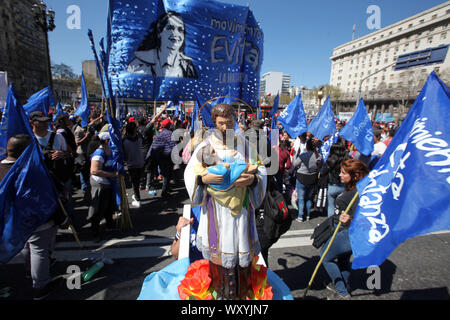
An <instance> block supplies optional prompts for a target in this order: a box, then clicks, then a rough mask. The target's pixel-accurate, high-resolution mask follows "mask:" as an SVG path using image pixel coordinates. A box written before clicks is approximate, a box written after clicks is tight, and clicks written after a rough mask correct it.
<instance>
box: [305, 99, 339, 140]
mask: <svg viewBox="0 0 450 320" xmlns="http://www.w3.org/2000/svg"><path fill="white" fill-rule="evenodd" d="M308 131H309V132H311V133H312V135H313V136H315V137H316V138H317V139H319V140H323V138H324V137H326V136H330V135H332V134H334V133H335V132H336V124H335V123H334V113H333V109H332V107H331V101H330V97H328V98H327V100H326V101H325V103H324V105H323V106H322V108H320V110H319V112H318V113H317V115H316V116H315V117H314V119H313V120H312V121H311V122H310V123H309V125H308Z"/></svg>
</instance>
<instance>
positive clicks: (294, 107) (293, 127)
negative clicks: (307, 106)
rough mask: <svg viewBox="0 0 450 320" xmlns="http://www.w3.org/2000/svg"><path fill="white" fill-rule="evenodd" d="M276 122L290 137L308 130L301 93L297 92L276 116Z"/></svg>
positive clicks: (295, 136)
mask: <svg viewBox="0 0 450 320" xmlns="http://www.w3.org/2000/svg"><path fill="white" fill-rule="evenodd" d="M278 122H279V123H281V124H282V125H283V127H284V130H285V131H286V132H287V133H288V134H289V136H290V137H291V138H292V139H295V138H297V137H298V136H299V135H301V134H302V133H303V132H306V131H308V125H307V123H306V114H305V110H304V109H303V102H302V95H301V93H299V94H298V95H297V96H296V97H295V99H294V100H292V102H291V103H290V104H289V105H288V106H287V108H286V109H285V110H284V111H283V112H282V113H281V114H280V116H279V117H278Z"/></svg>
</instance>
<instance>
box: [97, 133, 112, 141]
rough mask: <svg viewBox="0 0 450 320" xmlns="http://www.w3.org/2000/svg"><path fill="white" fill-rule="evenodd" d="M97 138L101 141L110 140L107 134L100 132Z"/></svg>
mask: <svg viewBox="0 0 450 320" xmlns="http://www.w3.org/2000/svg"><path fill="white" fill-rule="evenodd" d="M98 137H99V138H100V140H102V141H106V140H111V136H110V135H109V132H102V133H100V134H99V135H98Z"/></svg>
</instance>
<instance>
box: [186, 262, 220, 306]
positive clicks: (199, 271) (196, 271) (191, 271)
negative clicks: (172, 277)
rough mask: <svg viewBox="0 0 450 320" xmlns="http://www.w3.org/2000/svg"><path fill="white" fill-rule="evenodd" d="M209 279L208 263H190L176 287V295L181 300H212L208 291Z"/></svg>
mask: <svg viewBox="0 0 450 320" xmlns="http://www.w3.org/2000/svg"><path fill="white" fill-rule="evenodd" d="M210 284H211V278H210V276H209V262H208V261H206V260H198V261H195V262H194V263H192V264H191V265H190V266H189V268H188V270H187V272H186V275H185V277H184V279H183V280H182V281H181V283H180V285H179V286H178V294H179V295H180V298H181V299H182V300H189V299H191V298H194V299H197V300H212V298H213V296H212V294H211V291H210V290H209V286H210Z"/></svg>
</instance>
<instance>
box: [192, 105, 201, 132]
mask: <svg viewBox="0 0 450 320" xmlns="http://www.w3.org/2000/svg"><path fill="white" fill-rule="evenodd" d="M199 109H200V107H199V106H198V103H197V101H196V102H195V105H194V110H193V111H192V119H191V128H190V131H191V132H192V131H194V132H196V131H197V130H198V129H200V128H199V127H198V121H197V120H198V111H199Z"/></svg>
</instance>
